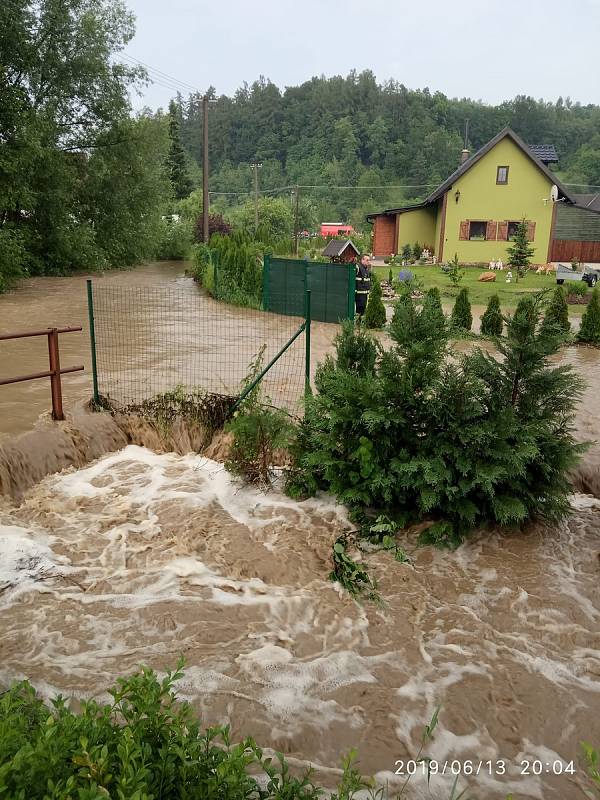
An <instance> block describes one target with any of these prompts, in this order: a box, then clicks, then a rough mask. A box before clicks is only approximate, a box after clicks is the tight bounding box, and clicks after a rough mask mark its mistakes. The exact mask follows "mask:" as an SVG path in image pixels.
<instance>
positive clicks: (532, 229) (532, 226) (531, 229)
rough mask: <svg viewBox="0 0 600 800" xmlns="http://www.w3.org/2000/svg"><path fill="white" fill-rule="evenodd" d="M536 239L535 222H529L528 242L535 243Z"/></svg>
mask: <svg viewBox="0 0 600 800" xmlns="http://www.w3.org/2000/svg"><path fill="white" fill-rule="evenodd" d="M534 239H535V222H530V221H529V220H528V221H527V241H528V242H533V240H534Z"/></svg>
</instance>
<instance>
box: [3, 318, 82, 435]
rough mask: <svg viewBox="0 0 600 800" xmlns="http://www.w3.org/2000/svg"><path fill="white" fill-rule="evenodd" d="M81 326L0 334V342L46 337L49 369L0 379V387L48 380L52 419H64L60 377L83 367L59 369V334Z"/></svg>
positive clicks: (72, 331)
mask: <svg viewBox="0 0 600 800" xmlns="http://www.w3.org/2000/svg"><path fill="white" fill-rule="evenodd" d="M81 330H82V328H81V326H80V325H79V326H76V327H66V328H46V329H45V330H41V331H21V332H19V333H0V341H3V340H7V339H26V338H28V337H31V336H47V337H48V361H49V366H50V369H49V370H47V371H46V372H33V373H31V375H18V376H17V377H16V378H0V386H6V385H7V384H9V383H21V382H22V381H33V380H36V379H37V378H50V391H51V394H52V419H57V420H61V419H64V418H65V415H64V411H63V403H62V384H61V379H60V376H61V375H66V374H67V373H69V372H81V371H82V370H83V369H84V367H83V366H78V367H65V368H64V369H61V367H60V353H59V349H58V335H59V333H74V332H76V331H81Z"/></svg>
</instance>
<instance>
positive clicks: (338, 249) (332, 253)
mask: <svg viewBox="0 0 600 800" xmlns="http://www.w3.org/2000/svg"><path fill="white" fill-rule="evenodd" d="M348 246H350V247H351V248H352V249H353V250H354V252H355V253H356V255H359V252H358V248H357V247H356V245H355V244H354V242H353V241H351V240H350V239H343V240H340V239H332V240H331V241H330V242H328V243H327V246H326V248H325V250H323V253H322V255H324V256H329V257H330V258H337V257H339V256H341V255H342V253H343V252H344V250H345V249H346V248H347V247H348Z"/></svg>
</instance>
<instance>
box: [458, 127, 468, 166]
mask: <svg viewBox="0 0 600 800" xmlns="http://www.w3.org/2000/svg"><path fill="white" fill-rule="evenodd" d="M469 155H470V153H469V120H468V119H466V120H465V145H464V147H463V149H462V153H461V154H460V163H461V164H464V163H465V161H467V159H468V158H469Z"/></svg>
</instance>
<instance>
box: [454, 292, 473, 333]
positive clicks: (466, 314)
mask: <svg viewBox="0 0 600 800" xmlns="http://www.w3.org/2000/svg"><path fill="white" fill-rule="evenodd" d="M450 322H451V325H452V327H453V328H454V330H455V331H460V332H467V331H470V330H471V326H472V325H473V315H472V314H471V303H470V301H469V290H468V289H461V290H460V292H459V293H458V296H457V298H456V302H455V303H454V308H453V309H452V316H451V317H450Z"/></svg>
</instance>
